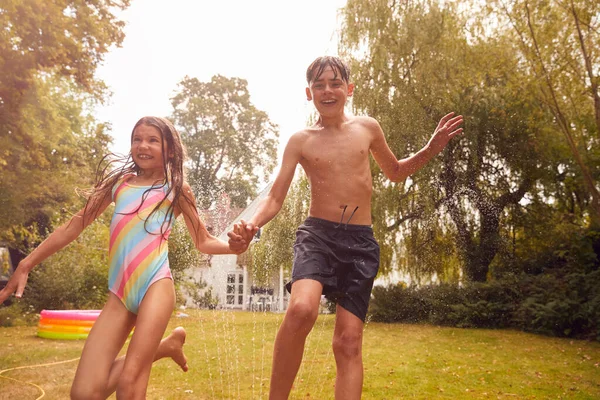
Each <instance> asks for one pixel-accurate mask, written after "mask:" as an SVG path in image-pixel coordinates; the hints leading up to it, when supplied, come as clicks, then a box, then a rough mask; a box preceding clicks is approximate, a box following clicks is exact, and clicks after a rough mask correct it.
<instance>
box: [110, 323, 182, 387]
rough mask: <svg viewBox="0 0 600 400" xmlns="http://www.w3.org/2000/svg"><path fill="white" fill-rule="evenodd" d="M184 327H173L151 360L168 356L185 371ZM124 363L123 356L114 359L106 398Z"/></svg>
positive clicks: (116, 382) (119, 375)
mask: <svg viewBox="0 0 600 400" xmlns="http://www.w3.org/2000/svg"><path fill="white" fill-rule="evenodd" d="M185 335H186V333H185V329H183V328H182V327H181V326H179V327H177V328H175V329H173V332H171V334H170V335H169V336H167V337H166V338H164V339H163V340H161V341H160V344H159V345H158V349H157V350H156V354H155V355H154V359H153V361H158V360H160V359H161V358H165V357H170V358H172V359H173V361H175V362H176V363H177V364H178V365H179V366H180V367H181V369H182V370H183V371H185V372H187V370H188V365H187V358H186V357H185V354H183V344H184V343H185ZM124 365H125V356H123V357H119V358H117V359H116V360H115V362H114V363H113V365H112V368H111V369H110V376H109V377H108V386H107V389H106V396H105V397H104V398H108V397H109V396H110V395H111V394H113V393H114V392H115V390H117V384H118V383H119V378H120V377H121V374H122V373H123V366H124Z"/></svg>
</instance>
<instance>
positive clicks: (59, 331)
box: [37, 310, 101, 340]
mask: <svg viewBox="0 0 600 400" xmlns="http://www.w3.org/2000/svg"><path fill="white" fill-rule="evenodd" d="M100 311H101V310H42V312H41V313H40V322H39V323H38V332H37V335H38V336H39V337H41V338H45V339H66V340H73V339H85V338H87V337H88V334H89V333H90V330H91V329H92V326H93V325H94V322H95V321H96V319H97V318H98V315H100Z"/></svg>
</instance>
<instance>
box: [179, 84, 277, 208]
mask: <svg viewBox="0 0 600 400" xmlns="http://www.w3.org/2000/svg"><path fill="white" fill-rule="evenodd" d="M172 105H173V108H174V111H173V116H172V119H173V122H174V123H175V125H176V126H177V128H178V129H179V130H180V132H181V136H182V138H183V141H184V143H185V145H186V148H187V151H188V155H189V158H190V160H191V161H190V164H189V174H188V180H189V182H190V185H191V186H192V189H193V190H194V192H195V194H196V197H197V199H198V202H199V203H200V204H201V207H202V208H204V209H208V208H209V207H210V205H212V204H213V203H214V202H215V200H216V199H217V197H218V194H219V193H221V192H225V193H227V194H228V195H229V197H230V198H231V200H232V203H233V204H234V205H235V206H236V207H245V206H246V204H247V202H248V200H249V199H251V198H253V197H255V196H256V186H257V185H258V183H259V173H262V178H263V180H265V181H266V180H267V177H268V176H269V174H270V173H271V172H272V171H273V168H274V166H275V158H276V150H277V149H276V146H277V138H278V135H279V134H278V131H277V126H276V125H274V124H273V123H272V122H271V121H270V120H269V118H268V116H267V114H266V113H265V112H263V111H260V110H258V109H256V108H255V107H254V106H253V105H252V103H251V102H250V94H249V93H248V88H247V82H246V81H245V80H243V79H239V78H226V77H223V76H220V75H217V76H214V77H213V78H212V79H211V81H210V82H200V81H199V80H198V79H196V78H190V77H185V78H184V79H183V80H182V81H181V82H180V83H179V86H178V92H177V94H176V95H175V96H174V97H173V98H172Z"/></svg>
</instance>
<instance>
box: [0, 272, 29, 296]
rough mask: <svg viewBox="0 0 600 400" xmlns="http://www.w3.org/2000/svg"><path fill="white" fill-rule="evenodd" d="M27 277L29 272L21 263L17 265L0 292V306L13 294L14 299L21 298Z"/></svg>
mask: <svg viewBox="0 0 600 400" xmlns="http://www.w3.org/2000/svg"><path fill="white" fill-rule="evenodd" d="M28 277H29V270H28V269H27V268H26V267H25V266H22V262H21V263H19V265H18V266H17V268H16V269H15V272H14V273H13V274H12V276H11V277H10V279H9V281H8V283H7V284H6V286H5V287H4V289H2V290H0V305H2V303H4V301H5V300H6V299H8V297H9V296H10V295H11V294H13V293H14V294H15V297H19V298H20V297H22V296H23V290H25V285H26V284H27V278H28Z"/></svg>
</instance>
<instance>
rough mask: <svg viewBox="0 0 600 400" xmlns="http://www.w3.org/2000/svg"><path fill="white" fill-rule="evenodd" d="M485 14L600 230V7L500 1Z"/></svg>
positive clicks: (573, 1)
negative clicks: (516, 61) (506, 39)
mask: <svg viewBox="0 0 600 400" xmlns="http://www.w3.org/2000/svg"><path fill="white" fill-rule="evenodd" d="M486 11H487V12H489V13H491V14H492V15H493V17H495V18H496V19H497V20H498V21H499V26H500V29H499V30H504V32H503V33H507V34H509V35H511V39H512V46H511V48H512V50H513V51H515V52H516V54H518V55H519V57H520V58H521V59H522V61H523V62H522V63H521V64H520V66H519V67H520V69H521V70H524V71H525V72H526V73H527V74H528V75H529V76H530V79H528V80H524V81H522V82H521V85H522V87H523V88H524V89H525V90H527V91H530V92H532V93H535V95H536V97H537V98H538V99H539V100H540V106H541V107H543V108H544V109H546V110H548V111H550V112H551V113H552V115H553V117H554V121H552V123H553V125H554V126H556V127H557V128H558V129H559V130H560V132H561V133H562V134H563V135H564V138H565V139H566V143H567V144H568V147H569V149H570V151H571V156H572V157H573V160H574V161H575V163H576V166H577V168H578V169H579V174H578V175H579V176H580V179H581V180H582V181H583V187H584V188H585V189H584V191H585V194H586V197H587V198H589V204H588V208H589V213H590V217H591V219H592V224H593V225H594V226H596V227H597V228H600V192H599V191H598V186H597V184H596V182H597V179H598V177H599V176H600V152H599V151H598V147H599V145H600V140H599V139H600V90H599V86H600V77H599V76H598V74H599V70H600V34H599V31H600V19H599V18H598V16H599V15H600V3H598V2H597V1H591V0H564V1H554V2H548V1H541V0H510V1H509V0H499V1H494V2H490V4H489V5H488V8H487V10H486ZM563 167H567V168H568V167H569V165H568V164H565V165H564V166H563ZM586 203H587V201H586Z"/></svg>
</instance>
